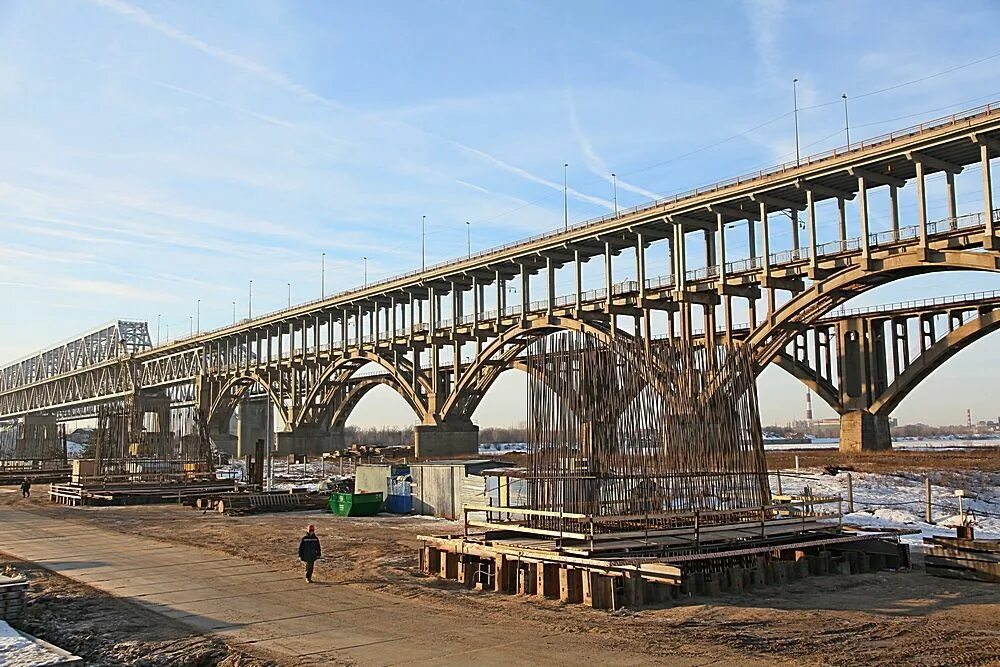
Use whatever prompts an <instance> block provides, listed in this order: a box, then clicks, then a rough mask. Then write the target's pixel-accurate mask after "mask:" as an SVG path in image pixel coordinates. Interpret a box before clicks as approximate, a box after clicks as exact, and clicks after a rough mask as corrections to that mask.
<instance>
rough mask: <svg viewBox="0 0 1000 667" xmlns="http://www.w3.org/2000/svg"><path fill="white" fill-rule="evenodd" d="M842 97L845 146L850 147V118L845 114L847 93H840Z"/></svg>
mask: <svg viewBox="0 0 1000 667" xmlns="http://www.w3.org/2000/svg"><path fill="white" fill-rule="evenodd" d="M841 97H843V98H844V132H846V133H847V148H850V147H851V120H850V118H849V117H848V116H847V93H844V94H843V95H841Z"/></svg>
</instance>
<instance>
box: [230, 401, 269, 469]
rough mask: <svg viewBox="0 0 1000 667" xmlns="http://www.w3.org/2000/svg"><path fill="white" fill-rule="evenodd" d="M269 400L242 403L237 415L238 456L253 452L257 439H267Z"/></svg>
mask: <svg viewBox="0 0 1000 667" xmlns="http://www.w3.org/2000/svg"><path fill="white" fill-rule="evenodd" d="M270 405H271V404H270V402H268V401H259V400H258V401H248V400H244V401H242V402H241V403H240V409H239V413H238V414H237V417H236V456H238V457H242V456H246V455H247V454H253V452H254V448H255V447H256V443H257V440H258V439H260V438H264V439H265V441H266V440H267V410H268V408H269V407H270Z"/></svg>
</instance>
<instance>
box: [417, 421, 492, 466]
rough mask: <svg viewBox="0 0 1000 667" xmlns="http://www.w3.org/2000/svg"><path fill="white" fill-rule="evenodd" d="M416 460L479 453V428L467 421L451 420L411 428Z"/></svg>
mask: <svg viewBox="0 0 1000 667" xmlns="http://www.w3.org/2000/svg"><path fill="white" fill-rule="evenodd" d="M413 443H414V453H415V454H416V456H417V458H422V459H433V458H447V457H452V456H463V455H469V454H471V455H475V454H478V453H479V427H478V426H476V425H475V424H473V423H472V422H471V421H470V420H467V419H451V420H448V421H442V422H441V423H439V424H419V425H417V426H414V427H413Z"/></svg>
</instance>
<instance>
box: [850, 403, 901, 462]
mask: <svg viewBox="0 0 1000 667" xmlns="http://www.w3.org/2000/svg"><path fill="white" fill-rule="evenodd" d="M891 448H892V439H891V438H890V436H889V418H888V417H883V416H880V415H873V414H872V413H870V412H868V411H867V410H851V411H850V412H845V413H844V414H842V415H840V451H842V452H879V451H883V450H886V449H891Z"/></svg>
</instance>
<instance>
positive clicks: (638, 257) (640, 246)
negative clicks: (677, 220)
mask: <svg viewBox="0 0 1000 667" xmlns="http://www.w3.org/2000/svg"><path fill="white" fill-rule="evenodd" d="M635 273H636V276H637V278H638V282H639V306H640V307H641V306H642V305H643V304H644V303H645V302H646V243H645V239H643V237H642V232H639V233H638V234H636V237H635Z"/></svg>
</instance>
